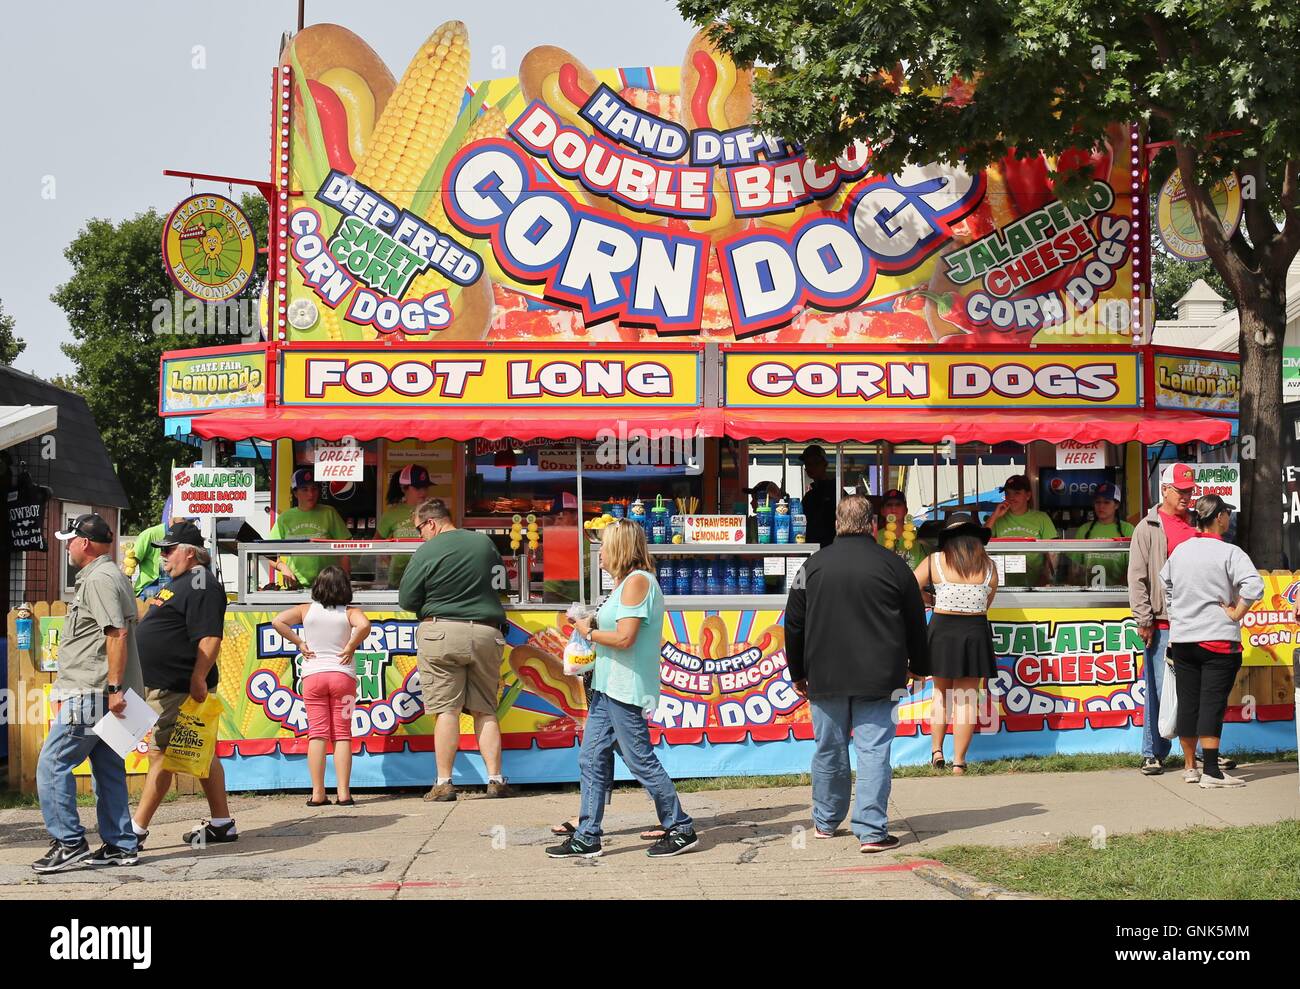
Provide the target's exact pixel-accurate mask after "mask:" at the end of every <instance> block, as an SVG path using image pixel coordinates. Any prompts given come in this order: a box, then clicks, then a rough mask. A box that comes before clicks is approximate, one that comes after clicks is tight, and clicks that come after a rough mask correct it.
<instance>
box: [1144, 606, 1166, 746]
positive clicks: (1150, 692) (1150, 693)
mask: <svg viewBox="0 0 1300 989" xmlns="http://www.w3.org/2000/svg"><path fill="white" fill-rule="evenodd" d="M1168 648H1169V629H1167V628H1157V627H1154V626H1153V627H1152V629H1151V645H1149V646H1147V650H1146V654H1145V656H1144V658H1143V660H1142V681H1143V683H1145V684H1146V694H1147V700H1146V711H1145V712H1144V713H1143V715H1142V758H1143V759H1159V760H1160V761H1161V762H1164V761H1165V756H1167V755H1169V749H1170V747H1171V746H1172V744H1173V743H1172V742H1171V741H1170V740H1169V739H1167V738H1161V737H1160V689H1161V687H1163V686H1164V683H1165V650H1166V649H1168Z"/></svg>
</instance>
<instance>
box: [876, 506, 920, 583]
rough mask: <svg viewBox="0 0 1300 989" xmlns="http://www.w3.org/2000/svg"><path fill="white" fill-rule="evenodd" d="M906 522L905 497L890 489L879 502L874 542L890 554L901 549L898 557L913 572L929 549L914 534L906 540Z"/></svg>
mask: <svg viewBox="0 0 1300 989" xmlns="http://www.w3.org/2000/svg"><path fill="white" fill-rule="evenodd" d="M891 518H892V520H893V523H894V529H893V531H892V532H891V531H890V529H889V523H890V520H891ZM907 520H908V511H907V495H905V494H903V492H902V491H900V490H898V488H890V489H889V490H888V491H886V492H885V494H884V497H883V498H882V499H881V502H880V522H879V524H878V525H877V526H876V542H878V543H879V544H880V545H881V546H884V547H885V548H886V549H887V550H889V551H890V552H898V550H899V549H900V548H901V549H902V553H901V554H900V555H901V556H902V557H903V559H904V560H905V561H906V562H907V565H908V566H909V567H911V568H912V569H913V570H915V569H916V568H917V567H918V566H919V565H920V563H921V561H922V560H924V559H925V558H926V557H927V556H929V555H930V547H929V546H927V545H926V544H925V543H923V542H922V541H921V540H920V539H919V538H916V534H915V533H913V536H912V539H911V540H909V539H908V537H907V534H906V528H905V527H906V524H907ZM891 536H892V537H893V538H892V539H891V538H890V537H891ZM891 543H892V545H891Z"/></svg>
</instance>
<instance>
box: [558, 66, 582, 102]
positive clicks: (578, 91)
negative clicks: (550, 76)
mask: <svg viewBox="0 0 1300 989" xmlns="http://www.w3.org/2000/svg"><path fill="white" fill-rule="evenodd" d="M559 81H560V92H561V93H563V94H564V98H565V99H566V100H568V101H569V102H570V103H572V104H573V105H574V106H584V105H585V104H586V102H587V96H588V94H587V93H584V92H583V91H582V87H581V86H580V85H579V84H578V67H577V66H576V65H574V64H573V63H572V62H565V63H564V64H563V65H561V66H560V80H559Z"/></svg>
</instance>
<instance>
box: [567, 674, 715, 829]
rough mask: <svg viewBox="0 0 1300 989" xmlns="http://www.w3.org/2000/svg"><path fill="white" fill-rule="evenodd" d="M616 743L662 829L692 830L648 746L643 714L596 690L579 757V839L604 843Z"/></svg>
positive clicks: (589, 704) (589, 703)
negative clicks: (648, 800) (601, 825)
mask: <svg viewBox="0 0 1300 989" xmlns="http://www.w3.org/2000/svg"><path fill="white" fill-rule="evenodd" d="M615 743H617V744H618V750H619V753H620V754H621V755H622V756H623V761H624V762H625V763H626V764H627V768H628V769H629V770H630V771H631V772H632V775H633V776H635V777H636V779H637V782H638V783H640V784H641V785H642V786H643V787H645V788H646V792H647V793H649V794H650V799H651V800H653V801H654V803H655V812H656V813H657V814H658V815H659V824H660V826H661V827H662V828H663V829H664V830H665V831H672V830H674V829H677V828H681V829H682V830H684V831H691V830H694V826H695V825H694V822H693V821H692V820H691V819H690V817H689V816H687V814H686V811H685V810H683V809H682V802H681V801H680V800H679V799H678V798H677V788H676V787H675V786H673V781H672V780H671V779H669V778H668V774H667V773H666V772H664V767H663V766H662V765H660V763H659V759H658V758H657V757H656V756H655V752H654V749H653V748H652V747H651V745H650V728H649V726H648V725H647V724H646V719H645V715H644V714H643V713H642V712H641V709H640V708H639V707H633V706H632V705H631V704H624V703H622V702H621V701H616V700H613V699H612V698H610V697H607V696H606V695H605V694H602V693H601V692H600V691H598V690H593V691H591V693H590V694H588V696H587V724H586V727H585V728H583V731H582V751H581V753H580V754H579V756H578V766H579V768H580V769H581V770H582V811H581V813H580V814H579V817H578V837H579V838H581V839H582V840H583V841H585V842H587V843H588V844H590V843H592V842H596V841H599V840H600V836H601V828H600V822H601V819H602V818H603V817H604V816H605V803H606V796H607V795H608V794H609V791H610V790H611V789H612V788H613V786H614V745H615Z"/></svg>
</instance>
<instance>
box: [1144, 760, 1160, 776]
mask: <svg viewBox="0 0 1300 989" xmlns="http://www.w3.org/2000/svg"><path fill="white" fill-rule="evenodd" d="M1164 771H1165V766H1164V763H1162V762H1161V761H1160V760H1159V759H1143V760H1142V775H1143V776H1159V775H1160V774H1161V773H1163V772H1164Z"/></svg>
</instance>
